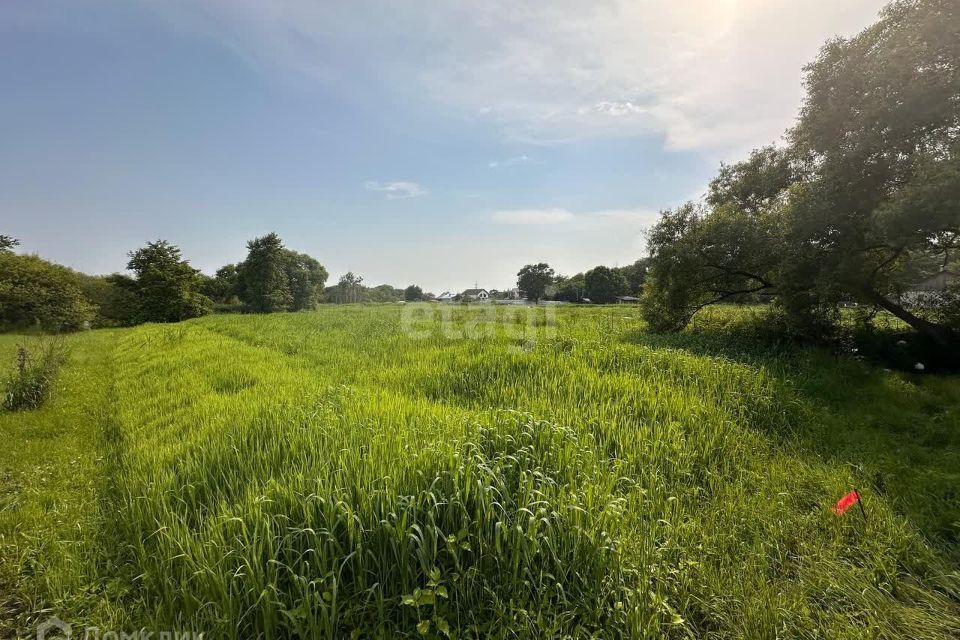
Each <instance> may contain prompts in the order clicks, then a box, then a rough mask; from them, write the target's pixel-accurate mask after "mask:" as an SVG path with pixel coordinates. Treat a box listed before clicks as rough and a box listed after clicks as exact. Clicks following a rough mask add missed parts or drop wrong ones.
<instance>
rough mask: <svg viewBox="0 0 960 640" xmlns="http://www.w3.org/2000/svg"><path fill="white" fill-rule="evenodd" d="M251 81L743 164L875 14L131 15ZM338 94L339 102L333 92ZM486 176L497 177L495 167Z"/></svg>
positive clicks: (826, 6) (619, 4)
mask: <svg viewBox="0 0 960 640" xmlns="http://www.w3.org/2000/svg"><path fill="white" fill-rule="evenodd" d="M144 1H145V2H148V3H149V4H150V6H152V7H154V8H155V9H156V10H157V11H159V12H161V13H162V14H163V15H165V16H167V17H168V18H170V19H171V20H172V21H173V23H174V24H175V25H177V26H178V27H179V28H182V29H187V30H190V31H193V32H200V33H205V34H208V35H211V36H213V37H215V38H218V39H219V40H220V41H221V42H223V43H224V44H225V46H228V47H230V48H231V49H232V50H234V51H236V52H238V53H239V54H240V55H242V56H244V57H245V58H247V59H248V60H250V61H251V63H252V64H254V65H256V66H262V65H264V64H274V65H280V66H282V67H284V68H287V69H290V70H292V71H293V72H295V73H296V74H299V75H302V76H307V77H310V78H312V79H314V80H317V81H320V82H324V83H328V84H329V85H331V86H337V87H351V86H355V80H356V76H355V75H351V70H352V67H351V65H352V64H357V65H361V66H362V69H365V70H368V69H376V70H377V72H376V74H375V75H373V76H371V75H370V74H369V73H368V74H366V75H364V76H363V77H376V78H377V79H378V80H377V81H378V82H381V83H383V84H384V85H385V86H386V87H387V88H388V89H389V90H391V91H396V92H406V95H407V97H410V96H413V97H414V98H415V99H422V98H426V99H427V100H428V101H430V102H432V103H433V104H434V105H436V106H438V107H439V108H441V109H444V110H447V111H451V112H453V113H454V114H460V115H462V116H463V117H464V118H466V119H476V120H481V121H486V122H490V123H492V124H494V125H496V126H498V127H500V129H501V130H502V131H503V134H504V136H505V138H507V139H508V140H511V141H520V142H529V143H539V144H549V143H558V142H565V141H570V140H580V139H586V138H596V137H604V136H616V137H628V136H637V135H658V136H661V137H662V138H663V139H664V143H665V145H666V146H667V147H669V148H672V149H722V150H735V151H736V152H740V151H741V150H742V149H744V148H749V147H750V146H755V145H759V144H764V143H766V142H769V141H772V140H773V139H775V138H776V137H778V136H779V135H780V134H781V133H782V132H783V130H784V129H785V128H786V127H787V126H789V124H790V122H791V120H792V118H793V117H794V115H795V114H796V112H797V108H798V106H799V104H800V99H801V97H802V89H801V84H800V82H801V68H802V66H803V65H804V64H805V63H807V62H809V61H810V60H811V59H812V58H813V57H814V56H815V55H816V52H817V49H818V47H819V46H820V44H822V43H823V42H824V41H825V40H826V39H828V38H829V37H831V36H833V35H835V34H837V33H848V34H849V33H853V32H856V31H858V30H859V29H861V28H863V27H864V26H866V25H867V24H869V23H870V22H871V21H872V20H873V19H874V17H875V16H876V13H877V11H878V10H879V9H880V8H881V7H882V6H883V5H884V4H885V3H886V0H843V2H837V0H807V1H806V2H770V1H769V0H684V1H678V0H643V1H640V0H556V1H555V2H542V1H540V0H459V1H452V0H451V1H446V2H444V1H438V2H431V3H423V4H414V3H390V2H375V1H366V2H365V1H363V0H360V1H358V2H357V3H348V4H338V3H318V2H314V1H311V0H286V1H283V2H271V3H264V2H262V1H261V0H164V1H163V2H156V1H152V0H144ZM344 90H349V89H346V88H345V89H344ZM494 162H497V163H498V166H499V161H494Z"/></svg>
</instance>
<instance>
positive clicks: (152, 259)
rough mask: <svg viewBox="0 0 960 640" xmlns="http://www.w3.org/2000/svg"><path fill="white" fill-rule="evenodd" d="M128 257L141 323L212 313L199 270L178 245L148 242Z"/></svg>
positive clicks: (175, 319)
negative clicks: (182, 253) (184, 256)
mask: <svg viewBox="0 0 960 640" xmlns="http://www.w3.org/2000/svg"><path fill="white" fill-rule="evenodd" d="M129 256H130V262H129V263H128V264H127V269H129V270H130V271H132V272H133V273H134V280H135V281H136V285H135V291H136V296H137V309H138V311H137V320H138V321H139V322H179V321H180V320H186V319H188V318H195V317H197V316H201V315H203V314H205V313H209V312H210V309H211V302H210V299H209V298H207V297H206V296H205V295H203V294H202V293H200V286H201V277H200V272H199V271H197V270H196V269H194V268H193V267H191V266H190V263H188V262H187V261H186V260H184V259H183V256H182V255H181V253H180V249H179V248H178V247H177V246H176V245H173V244H170V243H169V242H167V241H166V240H157V241H156V242H148V243H147V244H146V246H144V247H142V248H140V249H137V250H136V251H131V252H130V254H129Z"/></svg>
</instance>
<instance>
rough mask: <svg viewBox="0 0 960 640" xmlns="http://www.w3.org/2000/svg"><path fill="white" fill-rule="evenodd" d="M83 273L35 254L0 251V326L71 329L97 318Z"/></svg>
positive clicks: (7, 327)
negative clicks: (87, 293) (87, 292)
mask: <svg viewBox="0 0 960 640" xmlns="http://www.w3.org/2000/svg"><path fill="white" fill-rule="evenodd" d="M82 285H83V280H82V278H81V276H80V274H78V273H76V272H75V271H73V270H71V269H68V268H66V267H63V266H60V265H58V264H54V263H52V262H47V261H46V260H43V259H41V258H39V257H38V256H33V255H15V254H13V253H11V252H9V251H0V328H2V329H5V330H11V329H29V328H34V327H36V328H39V329H41V330H43V331H72V330H76V329H81V328H84V327H85V326H87V325H88V323H90V322H91V321H92V320H93V319H94V307H93V306H92V305H91V304H90V303H89V302H88V301H87V299H86V298H85V296H84V293H83V289H82Z"/></svg>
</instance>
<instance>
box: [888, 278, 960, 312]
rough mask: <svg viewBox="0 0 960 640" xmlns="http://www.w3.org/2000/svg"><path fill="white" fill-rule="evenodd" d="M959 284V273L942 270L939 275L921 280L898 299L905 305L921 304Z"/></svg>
mask: <svg viewBox="0 0 960 640" xmlns="http://www.w3.org/2000/svg"><path fill="white" fill-rule="evenodd" d="M957 283H960V272H957V271H950V270H948V269H944V270H943V271H941V272H940V273H938V274H936V275H933V276H930V277H929V278H927V279H926V280H921V281H920V282H918V283H917V284H915V285H913V286H912V287H910V289H909V290H908V291H905V292H904V293H903V295H902V296H900V299H901V301H902V302H904V303H906V304H923V303H924V302H925V301H926V300H928V299H930V298H931V297H933V296H935V295H936V294H938V293H942V292H944V291H946V290H947V287H950V286H952V285H955V284H957Z"/></svg>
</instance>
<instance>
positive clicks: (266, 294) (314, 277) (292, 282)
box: [217, 233, 328, 313]
mask: <svg viewBox="0 0 960 640" xmlns="http://www.w3.org/2000/svg"><path fill="white" fill-rule="evenodd" d="M228 267H229V265H228ZM228 267H224V268H223V269H221V271H222V272H223V273H221V271H218V272H217V278H218V279H222V281H223V283H224V285H226V286H229V284H230V283H231V282H235V291H236V293H237V295H238V296H239V298H240V300H242V301H243V303H244V304H245V305H246V307H247V308H248V309H249V310H251V311H254V312H257V313H272V312H275V311H300V310H302V309H312V308H313V307H314V306H316V304H317V302H318V301H319V299H320V294H321V293H322V292H323V286H324V284H325V283H326V281H327V277H328V274H327V270H326V269H324V268H323V265H321V264H320V263H319V262H317V260H315V259H314V258H312V257H310V256H308V255H307V254H305V253H297V252H296V251H292V250H290V249H287V248H286V247H284V246H283V241H282V240H281V239H280V236H278V235H277V234H276V233H269V234H267V235H265V236H263V237H261V238H255V239H253V240H251V241H249V242H248V243H247V258H246V260H244V261H243V262H241V263H240V264H239V265H237V266H236V272H235V274H234V273H231V272H230V270H229V269H228Z"/></svg>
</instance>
